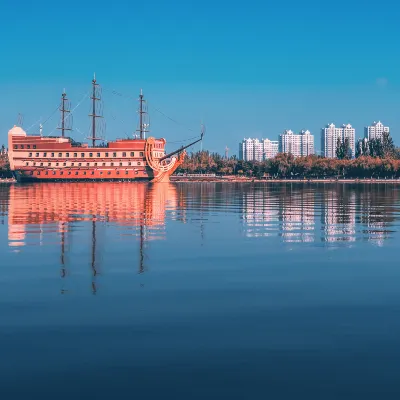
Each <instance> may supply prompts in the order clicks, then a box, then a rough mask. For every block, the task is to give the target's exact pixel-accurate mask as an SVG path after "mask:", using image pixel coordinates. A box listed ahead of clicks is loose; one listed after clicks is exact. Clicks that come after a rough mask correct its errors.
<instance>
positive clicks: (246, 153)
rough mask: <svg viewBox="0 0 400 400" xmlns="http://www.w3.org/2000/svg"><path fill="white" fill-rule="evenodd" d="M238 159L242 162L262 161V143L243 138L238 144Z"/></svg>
mask: <svg viewBox="0 0 400 400" xmlns="http://www.w3.org/2000/svg"><path fill="white" fill-rule="evenodd" d="M239 159H241V160H244V161H262V159H263V144H262V142H260V141H259V140H258V139H250V138H248V139H246V138H244V139H243V140H242V142H241V143H240V144H239Z"/></svg>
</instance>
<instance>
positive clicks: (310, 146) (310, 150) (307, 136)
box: [300, 130, 314, 157]
mask: <svg viewBox="0 0 400 400" xmlns="http://www.w3.org/2000/svg"><path fill="white" fill-rule="evenodd" d="M300 137H301V140H300V145H301V155H302V156H303V157H306V156H310V155H311V154H314V135H311V132H310V131H309V130H306V131H304V130H302V131H301V132H300Z"/></svg>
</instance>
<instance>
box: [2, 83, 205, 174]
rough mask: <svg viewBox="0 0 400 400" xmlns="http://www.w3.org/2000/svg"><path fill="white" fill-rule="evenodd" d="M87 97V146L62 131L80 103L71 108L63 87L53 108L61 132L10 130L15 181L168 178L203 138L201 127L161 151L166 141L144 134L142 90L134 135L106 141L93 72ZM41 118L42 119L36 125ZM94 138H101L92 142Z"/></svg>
mask: <svg viewBox="0 0 400 400" xmlns="http://www.w3.org/2000/svg"><path fill="white" fill-rule="evenodd" d="M90 100H91V111H90V114H89V117H90V118H91V130H90V132H91V134H90V136H89V137H87V139H89V141H90V142H91V146H89V145H88V144H86V143H80V142H76V141H75V140H73V139H72V138H71V137H67V136H65V133H66V132H68V131H71V130H72V115H73V112H74V111H75V110H76V108H77V107H78V106H79V104H80V103H81V102H82V101H81V102H80V103H79V104H78V105H77V106H76V107H75V108H74V109H73V110H71V107H70V102H69V100H68V99H67V95H66V92H65V90H64V91H63V93H62V96H61V104H60V106H59V107H58V109H59V110H60V112H61V119H60V126H58V127H57V129H58V130H60V131H61V135H60V136H43V135H42V132H40V135H39V136H35V135H28V134H27V133H26V132H25V131H24V130H23V129H22V128H21V127H18V126H14V128H12V129H11V130H10V131H9V135H8V138H9V149H10V152H9V158H10V169H11V171H12V172H13V173H14V175H15V177H16V178H17V180H18V181H66V180H68V181H87V180H90V181H106V180H107V181H109V180H116V181H121V180H129V181H135V180H149V181H152V182H167V181H169V177H170V175H172V174H173V173H174V171H175V170H176V169H177V168H178V167H179V165H181V164H182V162H183V160H184V158H185V154H186V152H185V150H186V149H187V148H189V147H191V146H193V145H195V144H196V143H199V142H201V141H202V139H203V135H204V129H202V131H201V135H200V138H196V140H191V142H190V143H189V144H187V145H185V146H181V147H180V148H179V149H177V150H175V151H172V152H170V153H168V154H165V144H166V140H165V139H163V138H161V139H156V138H154V137H151V136H148V133H149V123H148V111H147V102H146V100H145V99H144V95H143V91H142V90H141V91H140V95H139V127H138V129H137V130H136V132H138V135H136V137H133V138H127V139H116V140H105V139H104V138H103V137H102V135H99V128H100V129H104V127H105V123H104V122H102V121H104V118H103V115H102V107H101V87H100V85H99V83H98V82H97V80H96V76H94V77H93V80H92V89H91V94H90ZM46 121H47V120H46ZM46 121H45V122H46ZM45 122H44V123H45ZM44 123H43V124H42V123H41V125H40V126H41V129H42V127H43V125H44ZM191 139H194V138H191ZM97 141H103V142H104V143H103V144H100V145H98V146H96V142H97ZM30 150H31V151H30Z"/></svg>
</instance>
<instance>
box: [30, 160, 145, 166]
mask: <svg viewBox="0 0 400 400" xmlns="http://www.w3.org/2000/svg"><path fill="white" fill-rule="evenodd" d="M44 164H47V167H51V166H52V165H53V166H56V167H59V166H60V165H61V166H63V167H67V166H68V167H75V166H77V167H82V166H86V167H91V166H92V167H97V166H98V165H101V166H102V167H114V164H115V165H117V164H118V163H113V162H112V163H105V162H103V163H97V162H95V163H73V162H72V163H66V162H64V163H58V162H57V163H51V162H49V163H42V162H41V163H37V162H33V163H32V164H30V163H29V162H28V161H27V162H26V163H25V165H26V166H27V167H28V166H29V165H33V166H36V165H38V166H39V165H40V166H41V167H43V166H44ZM67 164H68V165H67ZM85 164H86V165H85ZM135 164H136V165H138V166H140V165H142V163H141V162H140V161H139V162H137V163H135ZM131 165H132V163H131V162H128V166H131ZM119 166H120V167H123V163H122V162H120V163H119Z"/></svg>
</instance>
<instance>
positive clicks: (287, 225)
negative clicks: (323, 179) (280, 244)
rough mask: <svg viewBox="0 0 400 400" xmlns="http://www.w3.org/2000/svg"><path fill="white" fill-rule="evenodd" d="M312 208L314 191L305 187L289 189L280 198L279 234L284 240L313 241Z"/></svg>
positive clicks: (313, 215)
mask: <svg viewBox="0 0 400 400" xmlns="http://www.w3.org/2000/svg"><path fill="white" fill-rule="evenodd" d="M314 208H315V199H314V193H313V192H310V191H308V190H305V189H302V190H300V191H297V190H296V191H291V192H290V193H288V195H287V196H284V197H283V198H282V202H281V206H280V215H281V220H282V225H281V236H282V238H283V240H284V241H285V242H314V240H315V236H314V230H315V209H314Z"/></svg>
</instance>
